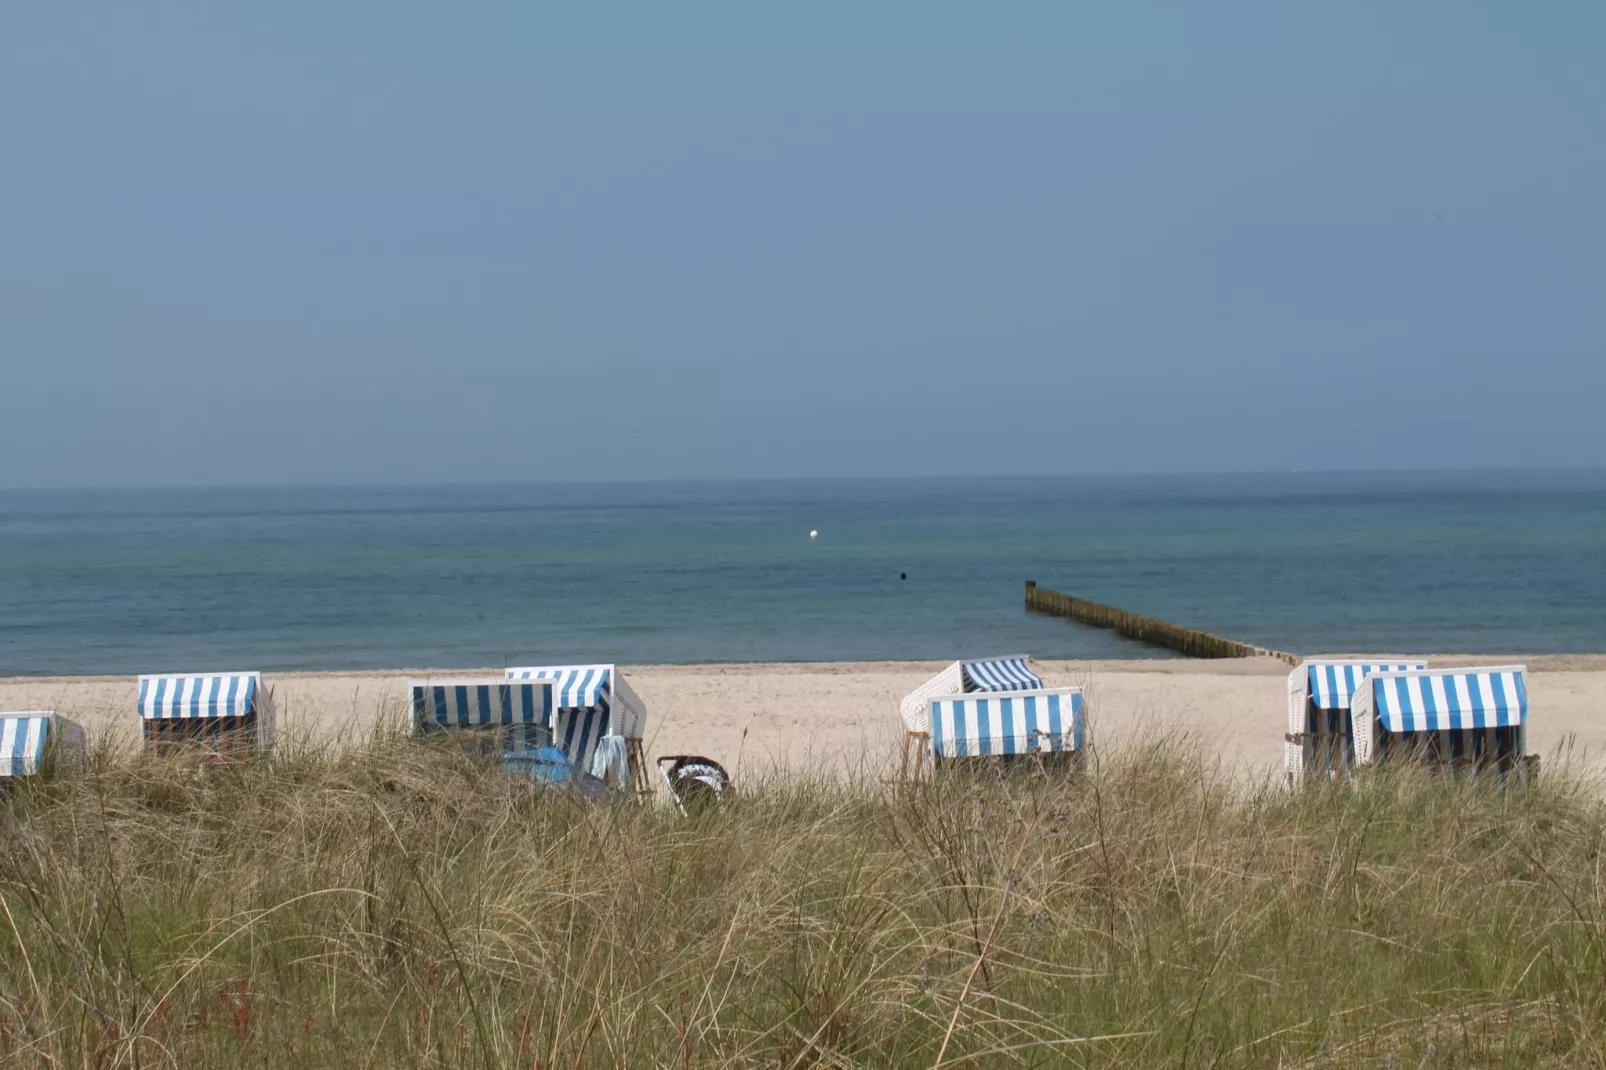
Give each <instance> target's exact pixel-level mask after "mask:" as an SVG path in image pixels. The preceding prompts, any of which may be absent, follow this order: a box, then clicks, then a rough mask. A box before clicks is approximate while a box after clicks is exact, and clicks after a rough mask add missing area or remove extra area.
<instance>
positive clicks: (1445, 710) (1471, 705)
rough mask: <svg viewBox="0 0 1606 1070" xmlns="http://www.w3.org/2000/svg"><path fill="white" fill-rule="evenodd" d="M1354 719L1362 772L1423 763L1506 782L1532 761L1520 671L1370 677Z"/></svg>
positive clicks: (1352, 708)
mask: <svg viewBox="0 0 1606 1070" xmlns="http://www.w3.org/2000/svg"><path fill="white" fill-rule="evenodd" d="M1350 716H1351V719H1352V721H1353V728H1352V733H1353V735H1354V739H1355V763H1356V764H1357V765H1363V766H1366V765H1379V764H1382V763H1385V762H1391V761H1417V762H1423V763H1426V764H1428V765H1434V766H1450V767H1472V768H1477V769H1486V770H1493V771H1495V772H1498V773H1502V774H1503V773H1509V772H1511V771H1512V770H1514V769H1517V768H1519V767H1520V766H1523V765H1525V764H1526V763H1528V762H1530V761H1532V760H1533V759H1532V758H1531V757H1530V756H1529V755H1528V734H1527V722H1528V683H1527V669H1526V667H1525V666H1522V665H1505V666H1500V667H1496V668H1470V669H1412V670H1400V671H1389V672H1377V673H1370V674H1368V675H1367V676H1366V677H1365V678H1364V679H1363V680H1362V681H1361V685H1360V687H1359V688H1358V689H1357V690H1356V692H1355V695H1354V697H1353V698H1352V700H1351V703H1350Z"/></svg>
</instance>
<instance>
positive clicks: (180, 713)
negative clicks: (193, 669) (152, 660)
mask: <svg viewBox="0 0 1606 1070" xmlns="http://www.w3.org/2000/svg"><path fill="white" fill-rule="evenodd" d="M261 691H262V674H261V673H255V672H227V673H190V674H184V675H179V676H141V677H140V678H139V715H140V716H141V717H143V718H145V719H146V720H147V721H166V720H175V719H196V718H208V719H210V718H221V717H246V716H248V715H250V714H253V713H256V712H258V706H259V705H260V704H261Z"/></svg>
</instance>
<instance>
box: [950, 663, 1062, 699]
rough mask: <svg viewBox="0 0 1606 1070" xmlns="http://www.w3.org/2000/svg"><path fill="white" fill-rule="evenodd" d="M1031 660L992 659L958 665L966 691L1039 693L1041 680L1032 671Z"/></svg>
mask: <svg viewBox="0 0 1606 1070" xmlns="http://www.w3.org/2000/svg"><path fill="white" fill-rule="evenodd" d="M1030 661H1031V659H1029V658H1027V657H1025V656H1024V655H1023V656H1021V657H1018V658H994V659H991V660H988V661H962V662H960V663H959V665H960V669H961V671H962V672H963V673H964V677H965V690H966V691H1040V690H1042V688H1043V678H1042V677H1041V676H1038V675H1037V674H1036V673H1035V672H1033V671H1032V667H1031V664H1030Z"/></svg>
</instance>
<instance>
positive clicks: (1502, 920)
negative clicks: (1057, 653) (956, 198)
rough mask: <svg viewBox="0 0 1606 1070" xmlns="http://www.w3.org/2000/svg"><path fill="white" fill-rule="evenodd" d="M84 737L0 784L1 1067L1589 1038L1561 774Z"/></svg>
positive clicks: (1579, 897) (1579, 873)
mask: <svg viewBox="0 0 1606 1070" xmlns="http://www.w3.org/2000/svg"><path fill="white" fill-rule="evenodd" d="M94 765H95V768H94V769H93V771H92V772H91V774H90V775H88V776H86V777H83V778H81V779H76V780H57V781H54V782H51V783H45V784H39V785H26V786H24V787H23V788H22V789H21V790H19V791H18V792H17V793H16V795H15V797H14V798H13V800H12V801H11V803H10V804H8V805H4V806H0V838H3V840H4V843H3V850H0V906H3V911H0V949H3V950H0V1062H3V1063H4V1064H5V1065H8V1066H9V1065H15V1066H35V1065H37V1066H71V1067H114V1066H128V1067H133V1066H139V1067H159V1066H208V1065H209V1066H223V1065H234V1064H245V1063H249V1064H252V1065H263V1066H306V1067H326V1066H375V1067H381V1066H383V1067H393V1066H463V1065H477V1066H487V1067H543V1068H551V1067H626V1068H638V1067H668V1068H685V1070H689V1068H693V1067H699V1068H700V1067H732V1068H750V1067H751V1068H757V1067H770V1068H798V1067H844V1068H845V1067H904V1066H907V1067H923V1068H931V1067H937V1066H944V1067H956V1066H1016V1065H1019V1066H1084V1065H1085V1066H1101V1067H1104V1066H1143V1067H1152V1066H1177V1067H1183V1066H1198V1067H1204V1066H1268V1067H1271V1066H1279V1067H1281V1066H1312V1067H1339V1066H1345V1067H1348V1066H1378V1065H1394V1066H1400V1067H1424V1066H1443V1067H1449V1066H1457V1067H1461V1066H1507V1065H1524V1066H1526V1065H1562V1064H1566V1065H1599V1064H1600V1063H1602V1062H1606V1007H1603V1003H1606V987H1603V986H1602V984H1601V978H1602V976H1603V973H1606V947H1603V945H1602V933H1601V924H1602V920H1603V918H1606V889H1603V885H1602V877H1601V870H1600V859H1601V845H1602V832H1603V828H1606V822H1603V815H1606V810H1603V807H1602V805H1601V803H1600V802H1598V801H1597V800H1596V798H1595V797H1594V796H1593V794H1592V793H1590V792H1586V791H1584V790H1583V789H1581V788H1579V787H1578V786H1576V785H1574V784H1573V783H1572V782H1571V781H1569V780H1568V779H1566V778H1565V777H1548V778H1546V779H1544V780H1541V781H1540V782H1539V783H1537V784H1535V785H1532V786H1529V787H1526V788H1523V789H1521V790H1513V791H1510V792H1501V791H1494V790H1489V789H1488V788H1487V787H1480V786H1478V785H1475V784H1469V783H1464V782H1462V783H1457V782H1434V781H1430V780H1427V779H1424V778H1421V777H1418V776H1412V775H1410V774H1409V773H1402V774H1400V775H1397V776H1392V777H1379V778H1374V779H1372V780H1369V781H1368V782H1366V783H1363V784H1361V785H1359V786H1355V787H1349V786H1344V787H1334V788H1329V789H1318V790H1310V791H1307V792H1305V793H1303V794H1300V795H1297V796H1290V795H1287V794H1286V793H1284V792H1282V791H1280V790H1278V789H1275V788H1270V787H1268V788H1266V789H1264V790H1258V791H1252V792H1247V793H1246V792H1244V791H1242V790H1241V789H1234V788H1233V787H1232V786H1230V785H1228V784H1226V783H1224V782H1223V781H1222V780H1221V779H1220V778H1219V777H1218V776H1217V775H1216V774H1215V773H1214V772H1213V771H1211V770H1209V769H1205V768H1202V767H1201V766H1200V765H1199V763H1198V762H1197V760H1196V759H1194V758H1192V757H1191V756H1190V755H1189V753H1187V752H1185V751H1183V750H1182V749H1181V748H1177V747H1170V748H1168V747H1166V746H1163V745H1160V746H1151V747H1148V748H1145V749H1143V750H1142V751H1141V752H1133V753H1129V754H1126V755H1125V756H1118V757H1116V758H1114V759H1112V760H1110V761H1107V762H1105V763H1104V764H1102V765H1099V766H1096V767H1095V768H1093V769H1091V770H1089V772H1088V773H1087V774H1086V775H1085V776H1083V777H1082V778H1080V779H1079V780H1076V781H1067V780H1063V779H1061V780H1045V779H1041V778H1032V777H1021V778H1016V779H1013V780H1011V781H1008V782H1001V781H999V780H996V779H989V778H978V779H970V780H966V779H959V778H955V779H951V780H949V781H947V782H945V783H943V784H941V785H938V786H924V787H920V788H913V789H887V788H881V787H873V786H870V785H868V784H846V785H845V784H842V783H839V782H833V781H830V780H826V779H810V778H808V777H792V778H780V777H777V778H773V779H772V780H770V781H769V782H767V783H763V784H747V785H744V787H746V789H747V790H746V791H745V792H744V794H743V796H742V797H741V798H740V799H739V800H738V801H737V803H736V804H735V805H733V806H730V807H728V808H726V809H724V810H722V811H719V812H715V813H711V814H706V815H703V816H701V817H699V818H697V819H695V820H683V819H679V818H677V817H675V816H674V815H672V814H671V813H670V812H669V811H668V810H667V809H666V808H662V807H660V808H638V807H624V806H619V807H601V806H593V805H586V804H584V803H582V802H580V801H579V800H577V799H575V798H573V797H571V796H570V795H568V794H566V793H562V792H550V791H545V792H544V791H541V790H539V789H535V788H532V787H531V786H530V785H528V784H524V783H520V782H518V781H516V780H514V779H513V778H511V777H508V776H505V775H503V774H501V773H500V772H499V771H497V770H496V769H494V768H489V767H486V766H484V765H481V764H477V763H476V762H474V761H472V760H470V759H468V758H465V757H464V756H462V755H461V754H457V753H453V752H452V751H450V750H446V749H435V748H429V747H420V746H416V745H412V744H410V743H407V742H406V741H402V740H388V739H375V740H373V741H371V742H369V743H368V744H366V745H365V746H362V747H358V748H355V749H348V750H342V751H335V750H332V749H331V750H325V751H319V750H316V749H312V748H306V747H300V748H292V749H291V751H290V753H288V754H286V755H284V756H281V757H280V758H279V759H277V760H276V761H275V762H273V763H272V764H266V763H243V764H239V765H234V766H228V767H216V766H203V765H199V764H194V763H188V762H184V761H165V760H164V761H159V762H154V761H139V760H135V759H133V758H132V757H128V756H119V755H114V754H103V755H101V756H100V757H99V758H98V760H97V761H96V762H95V763H94Z"/></svg>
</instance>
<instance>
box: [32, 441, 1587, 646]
mask: <svg viewBox="0 0 1606 1070" xmlns="http://www.w3.org/2000/svg"><path fill="white" fill-rule="evenodd" d="M811 529H818V531H819V537H818V538H817V539H810V538H809V531H810V530H811ZM903 576H907V578H906V579H905V578H902V577H903ZM1026 579H1035V580H1037V581H1038V582H1039V583H1040V584H1042V585H1043V586H1045V587H1052V588H1055V589H1057V590H1061V591H1066V592H1068V593H1072V594H1076V595H1079V596H1082V597H1086V598H1092V599H1096V600H1099V601H1104V602H1110V603H1113V604H1116V605H1119V606H1122V607H1124V608H1127V609H1131V610H1133V611H1136V612H1141V613H1145V614H1148V615H1151V616H1157V617H1163V618H1166V619H1168V620H1173V621H1176V622H1178V623H1181V624H1186V625H1189V626H1193V627H1199V628H1205V629H1208V630H1211V631H1214V632H1217V633H1219V634H1222V635H1226V636H1230V637H1232V638H1236V639H1241V640H1245V641H1248V642H1253V643H1257V644H1261V645H1264V646H1269V647H1273V648H1277V649H1283V650H1290V651H1294V652H1302V653H1308V652H1317V651H1331V650H1372V651H1385V650H1387V651H1411V652H1443V653H1453V652H1465V653H1496V652H1498V653H1525V652H1600V651H1606V472H1599V471H1564V472H1500V473H1470V472H1469V473H1450V474H1443V473H1436V474H1389V475H1367V474H1347V475H1328V474H1323V475H1300V474H1282V475H1253V476H1250V475H1244V476H1187V477H1184V476H1168V477H1108V478H1069V477H1067V478H1050V479H1044V478H1009V479H923V480H862V481H818V482H810V481H796V482H774V483H756V482H748V483H684V484H667V483H658V484H640V485H632V484H591V485H538V486H470V487H370V488H302V489H290V488H280V489H235V490H152V491H9V492H0V674H25V673H133V672H138V671H163V670H186V669H191V670H200V669H215V668H261V669H270V670H273V669H277V670H291V669H350V668H402V667H425V666H436V667H440V666H485V665H501V664H516V663H529V662H555V661H574V660H587V661H591V660H595V661H620V662H696V661H769V660H777V661H779V660H817V659H818V660H835V659H880V658H933V659H936V658H950V657H954V656H958V655H962V654H976V653H984V654H985V653H1012V652H1017V651H1024V652H1027V653H1031V654H1033V655H1036V656H1039V657H1076V658H1088V657H1134V658H1137V657H1157V656H1164V655H1163V654H1161V653H1160V652H1157V651H1155V650H1152V649H1150V648H1147V647H1143V646H1139V645H1136V644H1133V643H1130V642H1128V641H1126V640H1122V639H1119V638H1117V637H1115V636H1113V635H1111V634H1110V633H1107V632H1103V631H1099V630H1096V629H1089V628H1085V627H1081V626H1078V625H1075V624H1072V623H1070V622H1067V621H1064V620H1059V619H1055V618H1049V617H1040V616H1033V615H1029V614H1027V613H1026V612H1025V611H1024V609H1023V608H1022V581H1023V580H1026Z"/></svg>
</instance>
